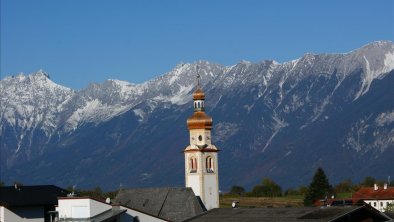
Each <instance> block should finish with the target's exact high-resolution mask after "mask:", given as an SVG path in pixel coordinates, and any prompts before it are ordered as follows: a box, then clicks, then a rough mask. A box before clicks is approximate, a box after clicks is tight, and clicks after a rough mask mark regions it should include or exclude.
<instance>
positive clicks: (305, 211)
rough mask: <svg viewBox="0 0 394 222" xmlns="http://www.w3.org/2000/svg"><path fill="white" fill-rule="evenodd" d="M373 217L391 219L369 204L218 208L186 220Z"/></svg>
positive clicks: (246, 221) (300, 221)
mask: <svg viewBox="0 0 394 222" xmlns="http://www.w3.org/2000/svg"><path fill="white" fill-rule="evenodd" d="M360 218H361V219H363V218H372V219H373V220H374V221H386V220H388V219H390V218H389V217H387V216H386V215H384V214H382V213H380V212H379V211H377V210H376V209H371V207H368V206H359V207H349V206H346V207H325V208H312V207H294V208H292V207H286V208H236V209H232V208H216V209H212V210H210V211H207V212H205V213H203V214H201V215H198V216H196V217H193V218H190V219H188V220H185V221H193V222H194V221H195V222H208V221H215V222H221V221H226V222H232V221H244V222H257V221H259V222H260V221H262V222H264V221H276V222H280V221H288V222H292V221H294V222H296V221H297V222H312V221H317V222H319V221H333V222H337V221H361V220H359V219H360Z"/></svg>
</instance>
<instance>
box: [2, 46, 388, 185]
mask: <svg viewBox="0 0 394 222" xmlns="http://www.w3.org/2000/svg"><path fill="white" fill-rule="evenodd" d="M393 69H394V44H393V43H392V42H384V41H379V42H374V43H371V44H368V45H366V46H363V47H361V48H360V49H357V50H354V51H352V52H349V53H345V54H320V55H313V54H305V55H304V56H303V57H302V58H299V59H297V60H293V61H290V62H286V63H283V64H279V63H277V62H275V61H262V62H259V63H250V62H247V61H242V62H240V63H238V64H236V65H234V66H230V67H225V66H221V65H218V64H212V63H209V62H206V61H200V62H197V63H194V64H179V65H177V66H176V67H175V68H174V69H173V70H171V71H170V72H168V73H166V74H164V75H162V76H160V77H158V78H156V79H153V80H151V81H148V82H145V83H143V84H131V83H127V82H123V81H119V80H108V81H106V82H104V83H102V84H92V85H90V86H89V87H87V88H86V89H83V90H81V91H73V90H71V89H68V88H65V87H62V86H59V85H56V84H55V83H53V82H52V81H51V80H50V79H49V78H48V75H47V74H45V73H43V72H42V71H40V72H38V73H36V74H32V75H29V76H24V75H19V76H17V77H7V78H5V79H3V80H1V82H0V93H1V96H0V101H1V105H0V110H1V120H0V121H1V122H0V123H1V125H0V130H1V138H2V140H1V154H2V155H1V175H2V178H1V179H2V180H5V181H26V183H54V184H58V185H63V186H67V185H72V184H77V185H79V186H85V187H92V186H96V185H101V186H103V187H105V188H111V189H114V188H116V187H118V186H119V185H120V184H123V185H126V186H174V185H177V186H182V185H183V183H184V182H183V180H184V179H183V178H184V176H183V175H184V172H183V171H184V169H183V167H184V164H183V161H184V160H183V154H182V150H183V149H184V147H185V146H186V145H187V143H188V132H187V129H186V124H185V121H186V119H187V117H188V116H189V115H191V114H192V103H191V93H192V92H193V90H194V86H195V84H196V80H195V76H196V75H197V70H198V73H199V74H200V75H201V79H202V85H203V88H204V91H205V92H206V97H207V101H206V106H207V112H208V114H209V115H211V116H212V117H213V120H214V129H213V138H212V139H213V142H214V143H215V144H216V145H217V146H218V147H219V148H220V149H221V150H222V152H221V153H220V154H219V158H220V159H219V161H220V186H221V188H222V189H227V188H228V187H229V186H231V185H234V184H236V183H238V184H239V183H240V184H241V185H245V186H251V185H252V184H253V183H256V182H258V181H260V180H261V179H262V178H263V177H271V178H273V179H274V180H275V181H278V182H279V183H280V184H281V185H283V186H284V187H289V186H297V185H299V184H307V183H308V182H309V179H310V177H311V176H312V174H313V172H314V170H315V169H316V167H317V166H322V167H324V169H325V171H326V172H327V173H328V175H329V177H330V179H331V180H333V181H334V182H335V181H338V180H341V179H344V178H352V179H354V180H359V179H360V178H362V177H365V176H367V175H372V176H375V177H386V176H388V175H391V174H393V173H394V171H393V169H392V168H390V167H388V166H390V164H391V160H390V155H391V156H393V155H392V154H393V152H394V151H393V150H394V139H393V138H394V117H393V115H394V114H393V113H394V103H393V95H394V92H393V89H392V88H393V87H391V86H392V85H393V83H394V74H393V71H392V70H393ZM343 169H346V170H343Z"/></svg>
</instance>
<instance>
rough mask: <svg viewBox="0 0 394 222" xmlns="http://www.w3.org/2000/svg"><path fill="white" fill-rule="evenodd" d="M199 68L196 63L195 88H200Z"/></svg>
mask: <svg viewBox="0 0 394 222" xmlns="http://www.w3.org/2000/svg"><path fill="white" fill-rule="evenodd" d="M199 70H200V67H199V66H198V65H197V66H196V72H197V76H196V78H197V89H199V88H200V78H201V76H200V73H199V72H198V71H199Z"/></svg>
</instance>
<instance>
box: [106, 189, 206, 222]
mask: <svg viewBox="0 0 394 222" xmlns="http://www.w3.org/2000/svg"><path fill="white" fill-rule="evenodd" d="M114 203H118V204H120V205H122V206H125V207H128V208H131V209H136V210H138V211H140V212H144V213H147V214H149V215H152V216H156V217H159V218H162V219H165V220H170V221H183V220H185V219H187V218H190V217H193V216H196V215H198V214H201V213H202V212H203V211H204V206H203V205H202V203H201V202H200V201H199V200H198V198H197V197H196V196H195V195H194V193H193V190H192V189H191V188H137V189H122V190H120V191H119V193H118V194H117V195H116V197H115V199H114Z"/></svg>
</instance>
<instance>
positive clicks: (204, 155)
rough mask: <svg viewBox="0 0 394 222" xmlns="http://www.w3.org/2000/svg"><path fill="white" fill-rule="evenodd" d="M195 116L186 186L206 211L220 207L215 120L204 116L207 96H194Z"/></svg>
mask: <svg viewBox="0 0 394 222" xmlns="http://www.w3.org/2000/svg"><path fill="white" fill-rule="evenodd" d="M193 100H194V113H193V115H192V116H191V117H190V118H189V119H188V120H187V127H188V129H189V133H190V145H189V146H187V147H186V148H185V150H184V153H185V183H186V187H191V188H192V189H193V191H194V193H195V195H196V196H199V197H200V198H201V200H202V202H203V203H204V205H205V207H206V209H207V210H210V209H213V208H218V207H219V178H218V149H217V148H216V147H215V146H214V145H213V144H212V142H211V129H212V118H211V117H209V116H208V115H207V114H205V94H204V92H203V91H202V90H201V88H200V86H199V84H198V85H197V90H196V91H195V92H194V93H193Z"/></svg>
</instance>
